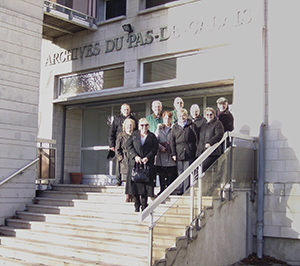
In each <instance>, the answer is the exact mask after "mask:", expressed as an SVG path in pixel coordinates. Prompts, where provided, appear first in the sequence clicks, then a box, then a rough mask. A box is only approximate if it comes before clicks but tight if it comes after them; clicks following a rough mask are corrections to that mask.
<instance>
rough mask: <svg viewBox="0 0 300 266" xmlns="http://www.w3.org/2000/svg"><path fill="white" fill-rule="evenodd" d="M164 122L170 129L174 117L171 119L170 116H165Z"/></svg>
mask: <svg viewBox="0 0 300 266" xmlns="http://www.w3.org/2000/svg"><path fill="white" fill-rule="evenodd" d="M163 121H164V124H165V125H166V126H167V127H169V126H170V125H171V122H172V117H169V116H168V115H165V116H164V117H163Z"/></svg>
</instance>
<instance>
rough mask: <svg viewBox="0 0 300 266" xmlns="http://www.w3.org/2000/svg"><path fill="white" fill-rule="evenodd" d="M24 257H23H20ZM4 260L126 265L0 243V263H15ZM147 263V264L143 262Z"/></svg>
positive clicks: (56, 265)
mask: <svg viewBox="0 0 300 266" xmlns="http://www.w3.org/2000/svg"><path fill="white" fill-rule="evenodd" d="M18 258H22V259H18ZM2 260H3V261H4V262H7V261H9V262H12V263H14V261H17V262H18V263H19V264H18V263H16V264H15V265H16V266H17V265H19V266H22V265H24V266H27V265H28V266H29V265H30V266H66V265H72V266H95V265H101V266H124V264H116V263H104V262H99V261H91V260H89V259H87V258H85V259H79V258H72V257H66V256H58V255H57V254H50V253H46V252H36V251H35V250H31V251H30V252H28V251H27V250H26V249H25V250H24V249H19V248H16V247H14V248H12V247H11V246H4V245H0V265H8V266H13V265H14V264H1V263H2ZM128 265H130V264H128ZM141 265H143V266H144V265H145V264H141Z"/></svg>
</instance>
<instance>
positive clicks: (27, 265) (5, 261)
mask: <svg viewBox="0 0 300 266" xmlns="http://www.w3.org/2000/svg"><path fill="white" fill-rule="evenodd" d="M0 265H1V266H45V264H42V263H34V264H32V263H31V262H27V261H24V260H19V259H14V258H8V257H4V256H0Z"/></svg>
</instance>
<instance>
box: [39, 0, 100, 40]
mask: <svg viewBox="0 0 300 266" xmlns="http://www.w3.org/2000/svg"><path fill="white" fill-rule="evenodd" d="M97 29H98V27H97V26H96V24H95V18H93V17H91V16H89V15H86V14H83V13H81V12H79V11H76V10H73V9H71V8H68V7H66V6H63V5H60V4H57V3H54V2H52V1H49V0H46V1H44V20H43V37H44V38H47V39H55V38H58V37H61V36H64V35H67V34H69V35H74V34H75V33H76V32H79V31H82V30H92V31H96V30H97Z"/></svg>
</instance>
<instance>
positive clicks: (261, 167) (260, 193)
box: [257, 124, 265, 259]
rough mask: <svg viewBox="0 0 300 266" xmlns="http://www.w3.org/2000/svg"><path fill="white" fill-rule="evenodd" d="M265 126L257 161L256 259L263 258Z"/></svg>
mask: <svg viewBox="0 0 300 266" xmlns="http://www.w3.org/2000/svg"><path fill="white" fill-rule="evenodd" d="M264 143H265V124H262V125H261V126H260V133H259V149H258V152H259V161H258V169H259V170H258V207H257V257H258V258H260V259H261V258H262V257H263V226H264V183H265V147H264Z"/></svg>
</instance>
